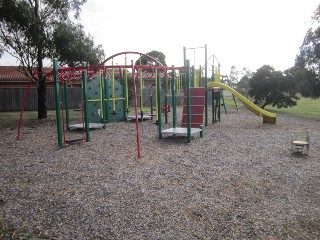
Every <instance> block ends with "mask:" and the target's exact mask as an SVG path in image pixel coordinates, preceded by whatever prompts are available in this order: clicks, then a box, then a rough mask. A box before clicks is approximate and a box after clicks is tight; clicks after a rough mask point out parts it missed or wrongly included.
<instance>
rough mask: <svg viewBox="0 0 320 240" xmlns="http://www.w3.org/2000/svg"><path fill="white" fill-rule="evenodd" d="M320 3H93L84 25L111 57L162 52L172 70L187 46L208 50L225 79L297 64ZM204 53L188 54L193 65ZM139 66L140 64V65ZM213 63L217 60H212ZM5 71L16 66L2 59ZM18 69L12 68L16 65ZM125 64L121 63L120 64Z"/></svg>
mask: <svg viewBox="0 0 320 240" xmlns="http://www.w3.org/2000/svg"><path fill="white" fill-rule="evenodd" d="M318 4H319V1H318V0H219V1H218V0H197V1H194V4H189V2H187V1H177V0H176V1H174V0H162V1H157V2H156V1H150V0H135V1H132V0H122V1H114V0H88V2H87V3H85V4H84V5H83V8H82V12H81V24H82V25H84V27H85V30H86V32H88V33H90V34H91V35H92V36H93V38H94V40H95V43H96V44H102V46H103V48H104V51H105V53H106V56H110V55H113V54H116V53H118V52H123V51H137V52H142V53H146V52H150V51H152V50H157V51H161V52H163V53H164V54H165V55H166V62H167V64H168V65H175V66H180V65H182V63H183V46H186V47H187V48H191V47H202V46H204V45H205V44H207V46H208V57H209V56H211V55H212V54H214V55H215V56H216V57H217V59H218V60H219V62H220V64H221V67H222V69H221V70H222V73H223V74H228V73H229V71H230V67H231V66H232V65H235V66H236V67H237V69H241V68H243V67H247V68H248V69H250V70H252V71H255V70H257V69H258V68H259V67H261V66H262V65H263V64H269V65H272V66H273V67H274V68H275V69H277V70H282V71H283V70H284V69H287V68H289V67H291V66H293V64H294V59H295V56H296V54H297V53H298V52H299V47H300V45H301V44H302V41H303V38H304V36H305V33H306V31H307V29H308V28H309V27H310V25H311V23H310V18H311V16H312V14H313V12H314V10H315V9H316V7H317V6H318ZM203 53H204V50H203V49H198V50H196V52H195V56H194V51H193V50H188V51H187V57H188V58H189V59H190V61H191V63H192V64H195V65H196V66H199V65H201V64H203V62H204V55H203ZM134 60H135V59H134ZM210 61H211V60H210ZM0 64H1V65H8V64H9V65H10V62H9V61H8V59H0ZM11 64H12V63H11ZM119 64H121V62H119Z"/></svg>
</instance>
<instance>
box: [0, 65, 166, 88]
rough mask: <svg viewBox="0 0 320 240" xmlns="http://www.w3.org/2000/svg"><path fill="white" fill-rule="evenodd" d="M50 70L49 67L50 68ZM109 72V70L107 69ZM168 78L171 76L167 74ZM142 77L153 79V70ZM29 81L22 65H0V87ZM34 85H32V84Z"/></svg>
mask: <svg viewBox="0 0 320 240" xmlns="http://www.w3.org/2000/svg"><path fill="white" fill-rule="evenodd" d="M50 70H51V69H50ZM108 72H109V74H110V75H111V71H110V70H109V69H108ZM115 74H116V75H117V74H119V72H118V71H117V69H115ZM159 77H160V78H164V77H165V74H164V72H160V73H159ZM167 77H168V78H169V79H170V78H171V76H167ZM136 78H140V73H139V72H136ZM142 78H143V79H144V80H155V72H146V71H143V72H142ZM29 82H30V78H28V77H27V76H26V75H25V74H24V73H23V72H22V67H19V66H0V88H21V87H22V88H24V87H27V86H28V84H29ZM48 85H50V86H51V85H53V83H52V82H50V81H49V82H48ZM33 87H34V85H33Z"/></svg>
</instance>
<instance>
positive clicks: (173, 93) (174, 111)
mask: <svg viewBox="0 0 320 240" xmlns="http://www.w3.org/2000/svg"><path fill="white" fill-rule="evenodd" d="M172 67H173V68H174V66H173V65H172ZM171 78H172V79H171V98H172V99H171V103H172V127H173V128H175V127H176V125H177V102H176V83H175V81H176V80H175V79H176V78H175V71H174V70H172V72H171Z"/></svg>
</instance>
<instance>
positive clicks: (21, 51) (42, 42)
mask: <svg viewBox="0 0 320 240" xmlns="http://www.w3.org/2000/svg"><path fill="white" fill-rule="evenodd" d="M85 2H86V0H42V1H41V5H40V4H39V0H19V1H12V0H0V46H1V48H3V49H4V51H6V52H8V53H9V54H11V55H12V56H14V57H15V58H17V59H18V61H19V62H20V65H21V66H22V67H23V68H24V69H25V70H24V73H25V74H26V75H28V76H30V77H32V78H33V80H34V81H35V82H36V85H37V91H38V118H39V119H42V118H46V117H47V105H46V78H45V76H44V75H43V68H44V62H45V60H46V59H51V58H52V57H53V56H55V57H57V56H56V54H58V55H59V57H62V58H63V60H64V61H65V62H66V63H70V64H77V61H79V60H82V59H83V58H81V59H80V58H79V59H78V60H75V58H73V59H71V60H70V59H68V58H69V57H71V56H72V54H70V53H68V49H67V48H63V46H62V45H63V44H61V40H62V38H61V33H59V31H63V30H65V31H64V33H67V31H68V30H74V29H75V30H76V31H75V32H69V35H68V36H78V37H81V38H80V39H79V38H73V39H77V41H78V42H81V41H83V43H82V45H81V44H80V45H81V47H84V46H86V44H89V47H88V48H86V49H90V46H91V47H92V38H90V37H88V38H86V37H85V36H84V35H83V34H82V33H83V29H82V28H80V27H79V25H78V26H76V25H71V26H69V27H70V28H69V29H68V28H67V27H68V26H66V25H65V26H64V27H65V28H63V25H64V24H63V23H68V24H69V23H71V20H70V18H69V14H70V13H71V12H73V13H74V17H75V19H78V17H79V13H80V7H81V5H83V4H84V3H85ZM72 33H73V34H74V35H73V34H72ZM77 34H78V35H77ZM59 36H60V38H59ZM64 40H66V39H65V38H64ZM66 43H70V42H67V41H66ZM55 44H57V45H55ZM72 47H73V49H75V48H74V46H72ZM98 49H99V50H101V48H99V47H98ZM98 52H99V51H98ZM78 57H79V56H78ZM67 59H68V60H67ZM35 68H36V69H37V75H33V74H32V73H33V70H34V69H35Z"/></svg>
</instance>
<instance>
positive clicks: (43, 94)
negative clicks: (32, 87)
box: [37, 77, 47, 119]
mask: <svg viewBox="0 0 320 240" xmlns="http://www.w3.org/2000/svg"><path fill="white" fill-rule="evenodd" d="M37 91H38V119H44V118H47V83H46V78H45V77H42V80H39V81H38V89H37Z"/></svg>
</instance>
